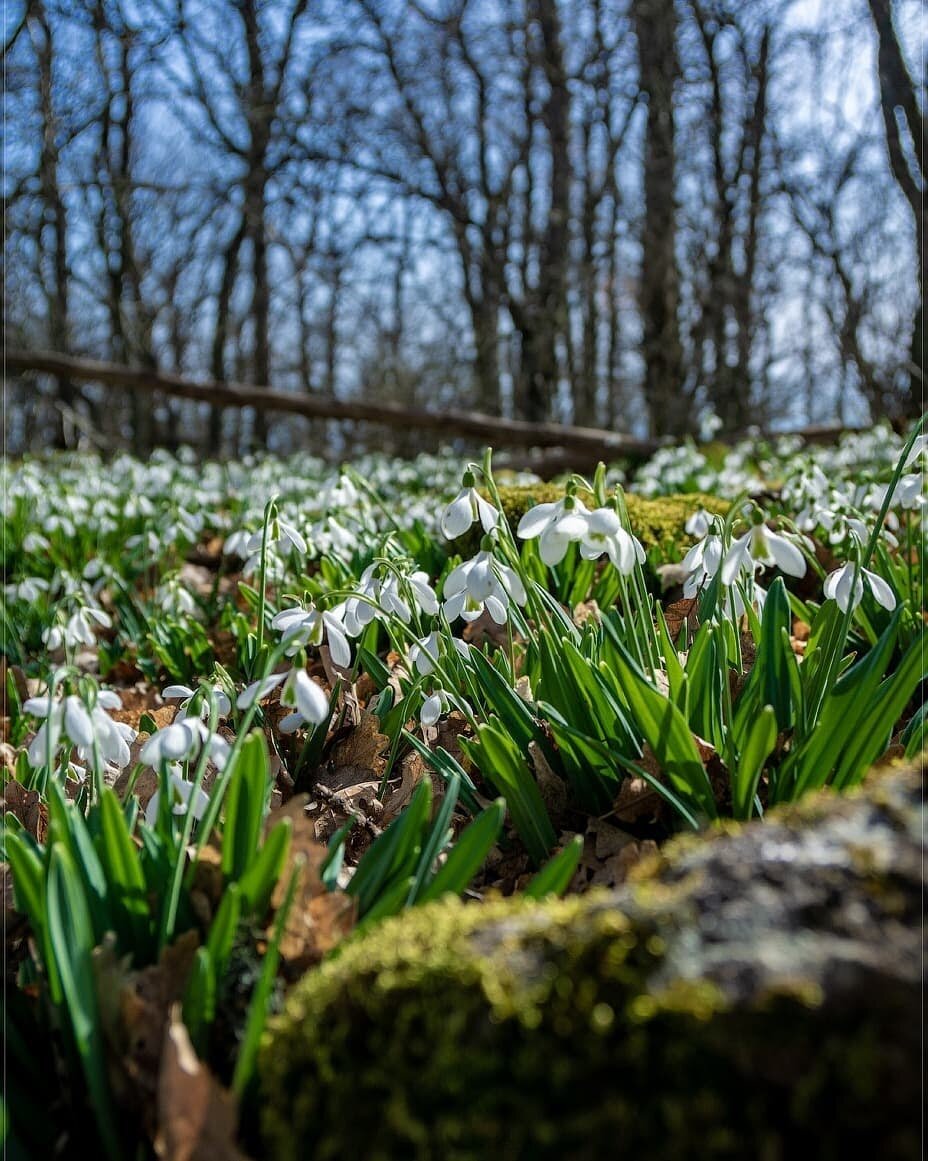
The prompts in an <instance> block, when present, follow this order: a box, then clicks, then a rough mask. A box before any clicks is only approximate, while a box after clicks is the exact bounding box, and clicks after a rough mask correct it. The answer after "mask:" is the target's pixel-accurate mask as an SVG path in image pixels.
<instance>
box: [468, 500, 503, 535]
mask: <svg viewBox="0 0 928 1161" xmlns="http://www.w3.org/2000/svg"><path fill="white" fill-rule="evenodd" d="M474 502H475V503H476V505H477V514H478V516H479V517H480V523H481V525H482V527H483V530H484V532H492V531H493V529H494V528H495V527H496V525H497V524H498V523H499V512H497V510H496V509H495V508H494V507H493V505H492V504H489V503H488V502H487V501H486V500H484V498H483V496H481V495H480V493H479V492H477V491H475V492H474Z"/></svg>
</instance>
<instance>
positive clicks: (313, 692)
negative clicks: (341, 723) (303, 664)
mask: <svg viewBox="0 0 928 1161" xmlns="http://www.w3.org/2000/svg"><path fill="white" fill-rule="evenodd" d="M294 692H295V694H296V706H297V709H298V710H299V711H300V713H301V714H302V715H303V717H304V718H306V720H307V721H308V722H312V723H313V725H316V726H318V725H320V724H321V723H322V722H324V721H325V720H326V718H327V717H328V716H329V699H328V698H327V697H326V696H325V694H324V693H323V692H322V690H321V689H320V688H319V686H318V685H316V683H315V682H314V681H312V680H311V679H310V677H309V674H308V673H307V672H306V671H305V670H304V669H300V670H299V671H298V672H297V675H296V678H295V679H294Z"/></svg>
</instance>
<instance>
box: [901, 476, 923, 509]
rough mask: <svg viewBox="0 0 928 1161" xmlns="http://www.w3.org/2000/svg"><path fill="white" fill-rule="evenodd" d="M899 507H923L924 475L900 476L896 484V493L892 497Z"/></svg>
mask: <svg viewBox="0 0 928 1161" xmlns="http://www.w3.org/2000/svg"><path fill="white" fill-rule="evenodd" d="M893 499H894V501H895V503H897V504H898V505H899V507H900V508H905V509H910V508H924V507H925V505H926V502H928V501H926V497H925V477H924V476H921V475H913V476H902V477H901V479H900V480H899V483H898V484H897V485H896V494H895V496H894V497H893Z"/></svg>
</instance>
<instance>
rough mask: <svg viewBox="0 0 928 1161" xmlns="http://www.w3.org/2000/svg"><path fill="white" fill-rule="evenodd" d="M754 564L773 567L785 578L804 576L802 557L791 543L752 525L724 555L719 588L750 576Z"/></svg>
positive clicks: (803, 560)
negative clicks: (741, 574) (738, 578)
mask: <svg viewBox="0 0 928 1161" xmlns="http://www.w3.org/2000/svg"><path fill="white" fill-rule="evenodd" d="M758 564H764V565H772V566H775V567H777V568H779V569H780V571H781V572H785V573H786V574H787V576H795V577H801V576H805V574H806V561H805V557H804V556H803V555H802V553H801V552H800V551H799V549H798V548H797V547H796V545H795V544H793V542H792V541H791V540H787V538H786V537H785V536H781V535H780V534H779V533H777V532H771V531H770V529H769V528H768V527H767V526H766V525H765V524H752V525H751V527H750V528H749V529H748V531H747V532H745V533H744V535H743V536H739V537H738V539H737V540H735V541H733V542H732V545H731V548H729V550H728V552H726V554H725V560H724V561H723V562H722V584H723V585H726V586H728V585H732V584H734V582H735V578H736V577H737V576H738V574H739V573H742V572H744V573H747V574H749V575H750V576H753V575H754V572H755V569H756V566H757V565H758Z"/></svg>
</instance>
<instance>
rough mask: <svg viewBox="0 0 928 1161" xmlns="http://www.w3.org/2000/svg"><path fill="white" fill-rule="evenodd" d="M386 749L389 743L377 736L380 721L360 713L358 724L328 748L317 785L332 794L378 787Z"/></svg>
mask: <svg viewBox="0 0 928 1161" xmlns="http://www.w3.org/2000/svg"><path fill="white" fill-rule="evenodd" d="M389 749H390V739H389V738H388V737H387V736H386V734H382V733H381V732H380V719H379V718H378V717H377V715H376V714H372V713H369V712H368V711H367V710H363V711H361V720H360V721H359V722H358V724H357V725H356V726H354V727H353V728H352V729H350V730H349V731H348V732H347V733H346V735H345V736H344V737H343V738H341V739H340V740H339V741H337V742H335V744H334V745H333V746H332V747H331V750H330V751H329V754H328V756H327V760H326V762H325V763H324V765H323V767H322V769H321V770H320V772H319V777H318V781H319V782H320V783H321V784H322V785H324V786H327V787H328V788H329V789H330V790H336V791H339V790H347V789H349V788H351V787H356V786H357V785H358V784H359V783H362V782H372V781H373V782H375V783H376V784H377V785H378V786H379V784H380V780H381V778H382V777H383V772H384V770H385V769H386V766H387V753H388V751H389Z"/></svg>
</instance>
